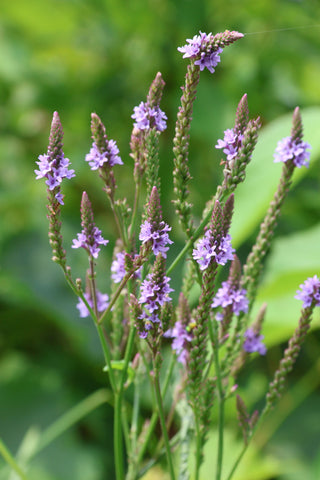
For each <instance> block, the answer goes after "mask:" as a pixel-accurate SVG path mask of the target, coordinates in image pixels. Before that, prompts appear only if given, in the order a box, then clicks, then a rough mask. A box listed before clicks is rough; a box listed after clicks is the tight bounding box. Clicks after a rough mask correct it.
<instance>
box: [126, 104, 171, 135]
mask: <svg viewBox="0 0 320 480" xmlns="http://www.w3.org/2000/svg"><path fill="white" fill-rule="evenodd" d="M133 111H134V113H133V115H131V118H133V119H134V120H135V123H134V126H135V127H136V128H139V130H149V129H150V128H152V127H155V128H156V130H158V131H159V132H163V131H164V130H165V129H166V128H167V124H166V120H167V116H166V114H165V113H164V112H163V111H162V110H161V108H160V107H158V106H156V107H153V108H151V107H150V106H149V105H148V103H147V102H141V103H140V104H139V105H138V107H134V109H133Z"/></svg>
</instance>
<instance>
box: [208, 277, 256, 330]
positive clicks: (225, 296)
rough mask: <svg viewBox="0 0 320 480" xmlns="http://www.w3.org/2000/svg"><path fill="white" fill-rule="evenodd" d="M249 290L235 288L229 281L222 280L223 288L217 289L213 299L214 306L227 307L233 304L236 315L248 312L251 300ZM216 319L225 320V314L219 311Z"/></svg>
mask: <svg viewBox="0 0 320 480" xmlns="http://www.w3.org/2000/svg"><path fill="white" fill-rule="evenodd" d="M246 293H247V291H246V290H245V289H244V288H235V287H234V286H233V285H231V284H230V283H229V282H222V286H221V288H219V290H218V291H217V294H216V296H215V297H214V299H213V302H212V305H211V307H212V308H217V307H222V308H226V307H228V306H229V305H231V306H232V311H233V312H234V314H235V315H239V314H240V312H244V313H246V312H247V311H248V307H249V302H248V299H247V297H246ZM216 320H218V321H220V320H223V314H222V313H217V314H216Z"/></svg>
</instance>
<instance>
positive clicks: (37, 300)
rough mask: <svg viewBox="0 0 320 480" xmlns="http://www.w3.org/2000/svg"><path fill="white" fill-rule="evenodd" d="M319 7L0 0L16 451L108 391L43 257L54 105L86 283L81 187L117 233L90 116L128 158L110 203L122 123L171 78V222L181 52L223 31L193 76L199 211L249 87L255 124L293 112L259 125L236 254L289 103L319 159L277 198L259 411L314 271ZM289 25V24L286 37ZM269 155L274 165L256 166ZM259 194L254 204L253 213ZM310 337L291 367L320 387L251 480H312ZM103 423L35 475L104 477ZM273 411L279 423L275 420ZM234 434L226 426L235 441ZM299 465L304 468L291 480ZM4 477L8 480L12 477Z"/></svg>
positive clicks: (90, 334) (8, 419)
mask: <svg viewBox="0 0 320 480" xmlns="http://www.w3.org/2000/svg"><path fill="white" fill-rule="evenodd" d="M319 14H320V5H319V3H318V2H317V1H316V0H313V1H311V0H307V1H304V2H299V1H293V0H281V1H277V0H268V1H259V2H256V1H254V0H245V1H243V2H240V3H239V2H237V1H234V0H225V1H222V0H220V1H219V0H216V1H215V2H213V1H212V0H176V1H174V0H132V1H124V0H92V1H90V0H45V1H41V0H29V1H28V2H27V1H26V0H14V1H5V2H1V4H0V45H1V47H0V51H1V62H0V126H1V136H0V158H1V161H0V165H1V176H0V202H1V203H0V218H1V220H0V262H1V270H0V305H1V320H0V362H1V375H0V418H1V424H0V429H1V430H0V436H1V437H3V438H4V440H5V441H6V442H7V443H8V445H9V447H10V448H12V450H13V451H16V449H17V448H18V445H19V443H20V441H21V439H22V438H23V436H24V434H25V432H26V431H27V428H28V427H29V426H30V425H36V426H37V427H39V428H45V427H46V426H47V425H48V424H49V423H50V422H52V421H54V419H55V418H57V416H59V415H61V414H62V413H63V412H64V411H65V410H66V409H67V408H70V407H71V406H72V405H73V404H74V403H76V402H78V401H80V400H81V399H82V398H83V397H84V396H86V395H88V394H90V393H91V392H92V391H93V390H95V389H97V388H100V387H101V386H104V385H105V374H103V373H102V370H101V362H102V357H101V354H100V351H99V350H98V346H97V343H96V341H95V335H94V334H95V332H94V330H93V327H92V325H91V324H90V322H89V321H87V320H85V319H84V320H80V319H79V318H78V317H77V311H76V310H75V299H74V298H73V296H72V294H71V292H69V291H68V289H67V287H66V285H65V283H64V279H63V278H62V275H61V272H60V271H59V270H58V268H57V266H56V265H54V264H53V263H52V262H51V261H50V255H51V252H50V248H49V245H48V241H47V234H46V232H47V220H46V217H45V216H46V210H45V202H46V199H45V191H44V185H43V184H41V183H40V182H35V180H34V174H33V169H34V168H35V164H34V161H35V160H36V157H37V156H38V154H40V153H43V152H44V151H45V150H46V145H47V139H48V133H49V127H50V121H51V116H52V112H53V111H54V110H58V112H59V114H60V116H61V120H62V123H63V127H64V130H65V142H64V143H65V153H66V156H67V157H69V158H70V159H71V161H72V164H73V168H75V169H76V172H77V177H76V178H75V179H74V181H73V182H69V185H66V186H65V187H64V193H65V194H66V197H65V198H66V202H65V203H66V205H65V207H64V209H63V219H64V222H65V223H64V235H65V245H66V246H68V255H69V258H70V263H72V266H73V269H74V271H75V272H76V274H77V275H79V276H80V275H82V276H83V272H84V269H85V268H86V258H85V255H83V256H81V252H74V251H71V249H70V248H69V245H70V243H71V239H72V238H73V237H74V236H75V234H76V232H78V231H79V228H80V219H79V204H80V198H81V193H82V190H84V189H85V190H87V191H88V193H89V195H90V198H91V199H92V202H93V205H94V208H95V212H96V221H97V223H98V225H99V227H100V228H101V229H102V230H103V233H104V236H105V237H106V238H109V239H110V240H111V244H112V242H113V240H114V233H113V232H114V228H113V222H112V218H111V215H110V213H109V211H108V210H107V209H106V208H105V207H106V199H105V197H104V194H103V192H102V191H101V184H100V183H99V180H98V179H97V178H96V176H95V175H94V174H93V173H92V172H89V170H88V166H87V164H86V163H85V162H84V161H83V159H84V155H85V154H86V153H87V152H88V150H89V147H90V144H91V140H90V130H89V125H90V113H91V112H92V111H95V112H97V113H98V115H100V116H101V118H102V120H103V121H104V123H105V124H106V126H107V130H108V134H109V136H110V138H114V139H116V140H117V142H118V145H119V147H120V151H121V155H122V159H123V161H124V162H125V164H126V167H123V168H122V169H120V168H119V169H118V170H117V173H118V178H119V195H120V194H121V193H123V192H126V194H127V191H128V190H130V186H131V166H132V165H131V159H130V158H129V156H128V154H129V138H130V132H131V128H132V123H131V119H130V115H131V114H132V109H133V107H134V105H136V104H138V103H139V102H140V101H141V100H143V99H144V98H145V96H146V92H147V89H148V86H149V84H150V82H151V81H152V79H153V78H154V76H155V74H156V72H157V71H161V73H162V75H163V78H164V80H165V81H166V87H165V93H164V97H163V102H162V108H163V109H164V110H165V111H166V113H167V115H168V119H169V120H168V129H167V131H166V132H165V133H164V134H163V135H162V140H161V142H162V146H161V149H162V165H161V171H162V173H163V185H162V192H163V206H164V211H165V218H166V219H167V221H168V222H169V223H170V224H173V225H176V220H175V219H174V212H173V208H172V205H171V190H172V180H171V177H170V176H168V173H167V172H170V171H171V170H172V153H171V148H172V145H171V139H172V136H173V131H174V123H175V115H176V109H177V106H178V100H179V96H180V89H179V87H180V85H182V83H183V76H184V73H185V68H186V63H185V61H184V60H182V58H181V55H180V54H179V53H178V52H177V50H176V47H177V46H179V45H183V44H184V43H185V38H190V37H192V36H193V35H194V34H196V33H197V32H198V31H199V30H202V31H207V32H209V31H212V32H214V33H215V32H218V31H223V30H225V29H226V28H228V29H230V30H231V29H236V30H239V31H241V32H244V33H246V34H247V35H246V36H245V37H244V39H243V40H241V42H238V43H237V44H235V45H234V46H232V47H230V48H228V49H226V51H225V52H224V53H223V56H222V62H221V65H219V67H218V68H217V71H216V73H215V74H214V76H211V75H209V74H208V73H204V74H203V75H202V78H201V82H200V87H199V92H198V96H197V97H198V98H197V101H196V105H195V110H194V123H193V126H192V132H191V134H192V141H191V145H190V158H191V159H192V163H191V165H190V169H191V173H192V175H193V177H194V179H195V181H194V188H193V190H192V201H193V203H194V205H195V212H196V215H200V213H201V210H202V208H203V206H204V203H205V201H206V199H207V198H208V197H209V196H210V195H211V194H212V192H213V191H214V189H215V187H216V185H217V184H218V182H219V179H220V174H221V172H220V167H219V162H220V152H219V151H217V150H215V149H214V145H215V143H216V141H217V139H218V138H221V136H222V132H223V130H224V129H225V128H227V127H231V126H232V124H233V116H234V112H235V108H236V105H237V103H238V101H239V99H240V98H241V96H242V95H243V93H245V92H247V94H248V100H249V107H250V111H251V115H252V116H256V115H260V116H261V119H262V123H263V125H268V124H269V123H270V122H273V121H274V120H275V119H277V117H279V116H282V115H283V114H287V115H288V116H287V117H285V118H284V119H280V120H276V121H275V122H274V123H272V124H270V125H269V126H268V127H267V128H266V129H265V130H264V131H263V135H262V138H261V143H260V147H259V144H258V147H257V154H256V156H255V157H254V160H253V162H254V161H256V164H254V163H252V165H250V168H249V170H248V184H247V185H248V187H247V185H246V183H245V184H244V185H243V189H242V187H241V189H239V193H238V199H239V200H238V205H239V207H237V203H236V215H237V214H238V217H237V225H235V227H234V228H235V229H236V231H237V232H238V233H237V235H235V236H236V237H237V247H239V253H240V256H241V257H242V258H245V256H246V254H247V252H248V249H249V248H250V245H251V244H252V242H253V240H254V235H255V233H256V229H257V225H258V222H259V220H260V218H261V215H263V207H264V206H265V204H266V203H267V202H268V193H269V190H268V188H271V190H270V195H269V198H270V196H271V195H272V186H273V185H275V183H276V179H277V178H278V174H279V169H278V168H277V167H276V166H274V165H273V164H272V151H273V149H274V147H275V145H276V142H277V140H278V139H280V138H281V137H282V136H283V135H287V132H288V128H289V122H290V120H289V116H290V115H289V114H291V112H292V111H293V109H294V107H295V106H296V105H299V106H300V107H301V111H302V118H303V119H304V112H305V117H306V128H305V133H306V138H305V139H306V141H309V142H310V143H312V144H313V162H312V166H311V167H310V169H309V170H308V171H307V172H306V173H305V175H304V176H303V178H302V176H300V178H299V176H298V175H297V178H296V183H295V185H294V187H293V191H292V192H291V193H290V195H289V198H288V199H287V202H286V204H285V207H284V215H283V217H282V219H281V222H280V224H279V227H278V230H277V235H276V240H275V244H274V248H273V250H272V251H271V254H270V257H269V258H268V262H267V271H266V275H265V277H264V279H263V288H262V291H261V295H260V298H259V301H260V302H262V301H264V300H268V301H269V304H270V306H269V310H268V315H267V323H266V325H265V334H266V339H267V342H268V345H269V346H270V347H272V349H271V350H270V352H269V354H268V357H267V362H266V364H263V362H262V361H254V362H252V371H248V372H247V373H246V375H244V376H243V377H241V381H242V383H243V389H244V391H245V394H246V395H247V397H248V398H250V399H251V402H252V405H254V404H255V403H256V402H259V398H261V395H262V391H263V388H262V387H263V386H265V385H266V382H267V380H266V379H267V378H271V374H272V372H273V370H274V368H275V366H276V362H277V360H278V359H279V356H280V350H281V348H282V344H281V342H283V341H284V340H286V339H287V337H288V335H289V334H290V331H292V329H293V328H294V325H295V322H296V321H297V312H298V310H299V305H298V304H297V301H296V300H294V299H293V294H294V292H295V290H296V288H297V287H298V284H299V283H301V282H302V281H303V280H304V279H305V277H306V276H307V275H312V274H314V273H317V269H318V272H319V270H320V268H319V263H320V261H319V259H320V255H319V253H320V252H319V244H320V226H319V211H320V194H319V175H320V174H319V150H320V145H319V139H318V133H317V132H318V130H319V125H320V121H319V111H318V109H314V110H308V107H314V106H317V105H319V98H320V83H319V80H318V79H319V74H320V61H319V51H320V37H319V28H317V27H314V28H312V27H310V26H312V25H313V24H314V23H315V19H316V18H319ZM291 27H297V28H293V29H292V30H283V31H280V30H281V29H285V28H291ZM300 27H303V28H300ZM278 29H280V30H279V31H278ZM254 32H260V33H256V34H252V33H254ZM312 112H313V113H312ZM263 142H264V143H263ZM317 142H318V143H317ZM259 148H260V151H259ZM266 152H267V153H268V155H266ZM264 162H269V163H268V164H266V166H265V168H264ZM128 172H130V173H128ZM299 173H300V172H299ZM257 179H259V180H258V181H257ZM269 180H270V182H269ZM250 185H251V187H250ZM246 188H247V190H246ZM259 191H261V197H260V198H261V199H262V198H263V199H262V200H261V202H260V204H259V200H258V195H259ZM236 201H237V198H236ZM246 202H247V203H246ZM237 208H239V211H238V212H237ZM235 233H236V232H235ZM175 240H176V247H175V248H176V249H178V248H179V245H181V242H182V241H183V239H182V238H180V237H179V235H178V236H177V238H176V239H175ZM105 250H106V251H105V253H104V257H103V258H102V262H101V266H100V272H99V273H100V279H99V280H100V282H101V287H100V289H101V290H102V291H106V290H107V288H108V275H109V273H108V272H109V266H110V257H111V249H105ZM176 251H177V250H176ZM269 312H270V313H269ZM319 341H320V340H319V334H318V332H317V331H315V332H314V333H312V334H311V335H310V337H309V340H308V345H307V347H306V353H304V354H303V356H302V358H301V360H300V363H298V372H297V374H296V377H297V378H298V377H299V376H300V375H303V372H304V370H308V372H309V373H308V375H310V378H312V379H313V380H312V381H310V383H309V384H308V385H312V386H313V387H312V388H309V390H308V389H307V395H308V398H307V400H305V402H304V403H302V404H301V405H300V407H299V408H296V409H295V408H293V409H292V410H293V412H294V413H292V415H291V416H290V417H289V418H288V419H287V420H286V422H285V423H284V424H283V426H282V428H280V430H278V434H276V435H275V436H274V437H272V438H273V441H271V444H270V445H271V446H270V447H269V449H268V450H264V452H267V453H268V459H269V460H270V462H269V463H268V462H264V463H263V464H262V467H261V462H260V460H261V457H259V455H261V453H257V455H258V457H255V458H256V462H257V464H259V465H260V467H259V469H258V468H254V467H249V464H247V467H246V468H247V470H246V475H247V476H246V477H244V478H246V479H248V478H252V479H256V480H258V479H267V478H269V479H271V478H277V479H281V480H295V478H302V477H303V478H306V479H309V478H310V479H313V478H318V477H319V475H318V473H319V465H320V452H319V451H316V448H313V449H312V448H309V449H307V448H300V447H301V445H307V444H308V445H309V444H311V445H312V444H313V439H314V438H315V435H316V432H314V431H313V429H312V425H314V424H318V425H319V422H320V418H319V414H318V408H317V400H318V401H319V396H320V393H319V388H318V383H317V381H316V380H314V377H315V375H314V376H312V372H314V371H316V370H315V368H316V365H317V364H316V359H317V355H318V353H319ZM317 368H318V367H317ZM318 376H319V375H318ZM302 378H304V377H302ZM292 384H293V385H294V384H295V378H294V376H293V379H292ZM303 388H304V389H305V386H304V387H303V383H302V384H301V390H300V391H298V392H297V391H296V392H295V395H293V396H291V397H290V395H289V397H286V398H287V401H288V402H289V405H292V404H293V405H295V403H296V406H297V407H298V405H299V398H300V397H301V395H302V397H303V392H304V391H305V390H303ZM299 395H300V397H299ZM288 398H289V400H288ZM290 402H291V403H290ZM284 410H286V409H285V408H284ZM306 415H307V417H306ZM111 417H112V409H111V408H110V407H107V408H101V407H100V408H99V409H98V410H97V411H96V412H93V413H92V414H91V415H89V416H88V417H86V419H85V420H83V421H82V422H80V423H79V424H78V425H77V427H76V428H74V429H72V431H71V432H70V433H69V434H65V435H64V436H63V437H61V439H60V440H59V442H56V443H55V444H53V445H52V446H51V447H49V449H47V450H46V451H44V452H43V454H41V455H40V456H39V460H38V461H37V462H35V463H34V469H33V477H32V478H34V479H37V478H41V479H42V480H46V479H48V480H58V479H64V478H76V479H77V480H81V479H86V480H88V479H92V480H100V479H102V478H106V475H107V478H110V479H111V478H112V475H113V473H112V468H113V467H112V446H111V442H110V438H111V434H110V431H109V430H110V429H111V428H112V427H111V425H112V423H111ZM232 418H233V414H232V412H230V419H232ZM279 418H280V420H279V419H278V424H281V423H282V420H281V415H280V417H279ZM282 418H284V417H282ZM303 418H307V421H308V422H309V424H310V428H309V429H308V428H307V426H305V427H304V429H301V430H300V431H301V432H302V434H301V437H302V438H300V441H299V439H298V438H295V439H294V438H293V437H294V436H293V435H291V433H290V432H291V431H292V428H293V426H294V425H301V424H303V420H302V419H303ZM233 432H234V431H233V430H230V435H234V433H233ZM318 435H319V433H318ZM212 441H213V442H214V439H213V440H212ZM318 443H319V442H318ZM262 444H263V442H262ZM279 445H281V448H280V446H279ZM234 448H236V446H235V447H234ZM297 450H298V451H299V454H298V455H297V454H296V452H297ZM279 452H280V453H279ZM294 455H295V458H296V460H295V462H296V463H295V464H293V462H292V460H291V463H290V458H292V456H294ZM257 458H258V460H259V461H258V460H257ZM288 459H289V460H288ZM0 465H1V463H0ZM263 465H265V467H263ZM270 465H271V466H270ZM284 465H285V466H286V468H285V467H284ZM309 465H311V467H309ZM208 471H209V472H210V465H209V466H208ZM248 471H250V473H248ZM288 472H289V473H288ZM294 472H299V473H300V477H297V476H295V475H297V474H296V473H294ZM301 472H302V473H301ZM1 475H2V477H1ZM248 475H251V477H249V476H248ZM317 475H318V476H317ZM0 478H8V476H7V475H6V471H5V470H4V471H3V472H2V474H0ZM240 478H243V477H240Z"/></svg>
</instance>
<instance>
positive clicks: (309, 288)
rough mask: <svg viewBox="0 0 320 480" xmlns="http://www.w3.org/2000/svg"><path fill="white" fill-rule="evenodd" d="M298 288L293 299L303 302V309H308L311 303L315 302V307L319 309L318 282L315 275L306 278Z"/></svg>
mask: <svg viewBox="0 0 320 480" xmlns="http://www.w3.org/2000/svg"><path fill="white" fill-rule="evenodd" d="M300 288H301V290H297V294H296V296H295V297H294V298H297V299H298V300H302V301H303V305H302V306H303V308H308V307H310V306H311V304H312V302H315V306H316V307H320V280H319V278H318V277H317V275H314V277H310V278H307V280H306V281H305V282H304V283H302V284H301V285H300Z"/></svg>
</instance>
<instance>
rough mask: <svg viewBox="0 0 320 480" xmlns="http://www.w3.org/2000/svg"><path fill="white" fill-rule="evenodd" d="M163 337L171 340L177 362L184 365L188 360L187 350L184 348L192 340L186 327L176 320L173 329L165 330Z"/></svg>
mask: <svg viewBox="0 0 320 480" xmlns="http://www.w3.org/2000/svg"><path fill="white" fill-rule="evenodd" d="M163 336H164V337H170V338H173V341H172V345H171V347H172V350H174V351H175V352H176V354H177V357H178V358H177V360H178V362H180V363H182V365H186V363H187V359H188V350H187V348H186V346H187V344H188V343H189V342H191V340H192V336H191V334H190V333H189V332H188V327H186V326H185V325H183V323H182V322H180V321H179V320H178V321H177V322H176V323H175V325H174V327H173V328H170V329H169V330H167V331H166V332H165V333H164V334H163Z"/></svg>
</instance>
